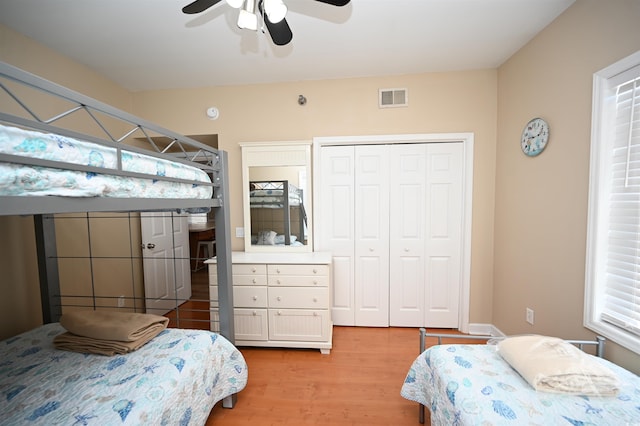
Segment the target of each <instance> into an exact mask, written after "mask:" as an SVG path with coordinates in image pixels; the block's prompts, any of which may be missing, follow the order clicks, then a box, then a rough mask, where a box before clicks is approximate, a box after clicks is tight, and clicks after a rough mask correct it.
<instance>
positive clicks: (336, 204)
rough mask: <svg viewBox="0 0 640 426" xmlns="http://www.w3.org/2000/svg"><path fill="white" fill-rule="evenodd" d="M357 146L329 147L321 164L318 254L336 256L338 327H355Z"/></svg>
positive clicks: (333, 307)
mask: <svg viewBox="0 0 640 426" xmlns="http://www.w3.org/2000/svg"><path fill="white" fill-rule="evenodd" d="M354 152H355V150H354V147H353V146H328V147H325V148H323V149H322V150H321V151H320V155H321V161H320V163H319V164H320V167H321V170H320V172H319V176H320V179H321V181H320V182H317V183H318V189H316V191H318V192H317V202H316V203H315V204H316V206H317V207H316V211H317V212H318V214H316V215H314V217H315V221H316V229H318V230H321V232H318V233H316V235H315V236H314V237H315V241H316V250H319V251H329V252H331V253H332V255H333V259H332V261H333V264H332V268H331V269H332V271H333V279H332V282H333V288H332V291H331V319H332V320H333V323H334V324H335V325H351V326H352V325H355V324H356V323H355V321H356V320H355V284H354V279H355V276H354V273H355V269H354V201H353V200H354V193H355V191H354V184H355V182H354V173H355V165H354V161H355V157H354Z"/></svg>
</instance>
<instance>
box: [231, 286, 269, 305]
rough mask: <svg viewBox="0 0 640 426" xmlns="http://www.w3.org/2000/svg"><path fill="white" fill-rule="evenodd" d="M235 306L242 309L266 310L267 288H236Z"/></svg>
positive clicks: (234, 290) (234, 289)
mask: <svg viewBox="0 0 640 426" xmlns="http://www.w3.org/2000/svg"><path fill="white" fill-rule="evenodd" d="M233 305H234V306H237V307H240V308H266V307H267V288H266V287H248V286H247V287H234V288H233Z"/></svg>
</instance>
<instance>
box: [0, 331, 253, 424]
mask: <svg viewBox="0 0 640 426" xmlns="http://www.w3.org/2000/svg"><path fill="white" fill-rule="evenodd" d="M64 331H65V330H64V328H62V326H60V324H58V323H54V324H47V325H44V326H42V327H40V328H37V329H35V330H32V331H29V332H27V333H23V334H21V335H18V336H16V337H13V338H10V339H7V340H5V341H2V342H0V348H1V350H0V354H2V357H1V358H0V424H2V425H100V426H106V425H121V424H124V425H203V424H205V422H206V420H207V417H208V416H209V414H210V411H211V409H212V407H213V406H214V405H215V403H216V402H217V401H219V400H222V399H223V398H225V397H227V396H229V395H231V394H234V393H237V392H239V391H241V390H242V389H243V388H244V387H245V385H246V383H247V365H246V363H245V361H244V358H243V357H242V354H241V353H240V352H239V351H238V350H237V349H236V348H235V347H234V346H233V345H232V344H231V343H229V341H228V340H226V339H225V338H224V337H222V336H220V335H218V334H215V333H211V332H209V331H204V330H183V329H166V330H165V331H163V332H162V333H161V334H159V335H158V336H156V337H155V338H154V339H153V340H152V341H150V342H149V343H147V344H146V345H145V346H143V347H142V348H140V349H139V350H137V351H135V352H132V353H130V354H127V355H124V356H114V357H107V356H101V355H85V354H79V353H75V352H65V351H59V350H56V349H55V348H54V347H53V343H52V341H53V337H55V336H56V335H57V334H60V333H62V332H64Z"/></svg>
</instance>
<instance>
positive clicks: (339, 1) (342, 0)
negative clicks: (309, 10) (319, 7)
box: [316, 0, 351, 6]
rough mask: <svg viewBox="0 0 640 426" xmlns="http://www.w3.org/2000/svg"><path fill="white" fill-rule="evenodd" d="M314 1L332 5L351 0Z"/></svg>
mask: <svg viewBox="0 0 640 426" xmlns="http://www.w3.org/2000/svg"><path fill="white" fill-rule="evenodd" d="M316 1H319V2H320V3H327V4H331V5H334V6H344V5H346V4H348V3H349V2H350V1H351V0H316Z"/></svg>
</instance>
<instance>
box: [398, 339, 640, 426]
mask: <svg viewBox="0 0 640 426" xmlns="http://www.w3.org/2000/svg"><path fill="white" fill-rule="evenodd" d="M597 360H598V362H602V363H603V364H605V365H606V366H607V367H609V368H610V369H611V370H612V371H613V372H615V374H617V375H618V377H619V378H620V382H621V384H622V385H621V392H620V394H619V395H618V396H617V397H586V396H571V395H560V394H555V393H546V392H537V391H535V390H534V389H533V388H532V387H531V386H530V385H529V384H528V383H527V382H526V381H525V380H524V379H523V378H522V377H521V376H520V375H519V374H518V373H517V372H516V371H515V370H514V369H513V368H511V366H510V365H509V364H508V363H507V362H506V361H504V360H503V359H502V357H501V356H500V355H499V354H498V352H497V350H496V347H495V346H493V345H439V346H433V347H431V348H429V349H427V350H426V351H424V352H423V353H422V354H421V355H420V356H419V357H418V358H417V359H416V360H415V361H414V362H413V364H412V365H411V368H410V369H409V372H408V374H407V377H406V379H405V382H404V384H403V386H402V389H401V392H400V393H401V395H402V396H403V397H404V398H406V399H409V400H411V401H415V402H418V403H421V404H423V405H424V406H426V407H427V408H428V409H429V410H430V412H431V424H432V425H447V426H452V425H483V426H491V425H517V426H520V425H540V426H548V425H567V426H571V425H574V426H575V425H597V426H607V425H611V426H623V425H636V426H637V425H640V378H639V377H638V376H636V375H635V374H632V373H631V372H629V371H627V370H625V369H623V368H621V367H619V366H617V365H614V364H612V363H610V362H608V361H606V360H604V359H601V358H597Z"/></svg>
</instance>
